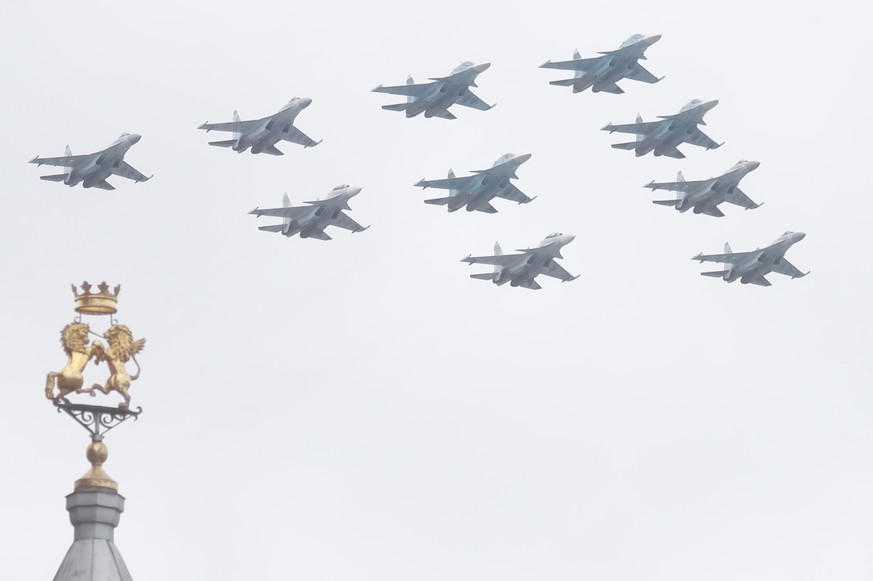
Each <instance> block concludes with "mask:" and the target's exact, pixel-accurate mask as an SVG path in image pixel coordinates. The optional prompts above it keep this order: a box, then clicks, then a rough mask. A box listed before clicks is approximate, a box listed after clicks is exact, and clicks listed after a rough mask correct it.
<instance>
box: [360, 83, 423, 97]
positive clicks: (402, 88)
mask: <svg viewBox="0 0 873 581" xmlns="http://www.w3.org/2000/svg"><path fill="white" fill-rule="evenodd" d="M435 85H436V82H433V83H419V84H414V83H413V84H410V85H396V86H394V87H383V86H382V85H379V86H378V87H376V88H375V89H373V92H374V93H389V94H391V95H406V96H407V97H420V96H421V95H423V94H425V93H427V92H429V91H430V90H431V89H432V88H433V87H434V86H435Z"/></svg>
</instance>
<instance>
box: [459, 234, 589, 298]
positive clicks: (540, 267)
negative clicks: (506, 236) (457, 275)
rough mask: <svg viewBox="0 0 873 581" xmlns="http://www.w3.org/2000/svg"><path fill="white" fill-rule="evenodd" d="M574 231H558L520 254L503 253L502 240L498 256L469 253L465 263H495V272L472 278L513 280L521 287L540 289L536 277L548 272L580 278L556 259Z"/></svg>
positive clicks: (566, 279)
mask: <svg viewBox="0 0 873 581" xmlns="http://www.w3.org/2000/svg"><path fill="white" fill-rule="evenodd" d="M574 238H575V236H573V235H572V234H561V233H560V232H555V233H553V234H549V235H548V236H546V237H545V238H544V239H543V241H542V242H540V245H539V246H537V247H536V248H525V249H522V250H518V251H516V252H517V254H503V251H502V250H501V249H500V243H498V242H495V243H494V256H467V257H466V258H462V259H461V262H467V263H469V264H493V265H494V272H483V273H481V274H471V275H470V278H478V279H480V280H490V281H491V282H493V283H494V284H496V285H502V284H506V283H507V282H508V283H509V285H510V286H521V287H524V288H529V289H533V290H537V289H539V288H542V287H540V285H539V284H538V283H537V281H536V280H534V279H535V278H536V277H537V276H538V275H540V274H544V275H546V276H551V277H554V278H557V279H560V280H561V282H569V281H571V280H576V279H577V278H579V275H578V274H577V275H576V276H573V275H571V274H570V273H569V272H567V271H566V270H564V267H562V266H561V265H560V264H558V263H557V262H555V260H556V259H557V258H564V257H563V256H562V255H561V248H563V247H564V246H566V245H567V244H569V243H570V242H572V241H573V239H574Z"/></svg>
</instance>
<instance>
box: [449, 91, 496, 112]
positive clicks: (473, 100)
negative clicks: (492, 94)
mask: <svg viewBox="0 0 873 581" xmlns="http://www.w3.org/2000/svg"><path fill="white" fill-rule="evenodd" d="M456 103H457V104H458V105H463V106H464V107H470V108H471V109H479V110H480V111H487V110H488V109H490V108H491V107H493V106H494V105H489V104H488V103H486V102H485V101H483V100H482V99H480V98H479V97H477V96H476V95H474V94H473V92H472V91H467V92H465V93H464V96H463V97H461V98H460V99H458V100H457V101H456Z"/></svg>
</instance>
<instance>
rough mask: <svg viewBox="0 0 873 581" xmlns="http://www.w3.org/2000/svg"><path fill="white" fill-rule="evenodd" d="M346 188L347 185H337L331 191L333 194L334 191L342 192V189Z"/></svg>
mask: <svg viewBox="0 0 873 581" xmlns="http://www.w3.org/2000/svg"><path fill="white" fill-rule="evenodd" d="M347 187H349V184H340V185H338V186H337V187H335V188H334V189H333V191H334V192H335V191H337V190H344V189H346V188H347Z"/></svg>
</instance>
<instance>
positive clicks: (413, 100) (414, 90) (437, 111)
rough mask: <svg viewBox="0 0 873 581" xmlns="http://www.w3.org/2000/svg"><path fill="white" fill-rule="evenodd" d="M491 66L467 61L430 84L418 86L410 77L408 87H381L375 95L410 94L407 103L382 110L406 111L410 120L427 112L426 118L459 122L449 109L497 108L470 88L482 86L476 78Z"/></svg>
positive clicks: (385, 106) (385, 107) (434, 78)
mask: <svg viewBox="0 0 873 581" xmlns="http://www.w3.org/2000/svg"><path fill="white" fill-rule="evenodd" d="M490 66H491V63H482V64H479V65H476V64H473V63H471V62H469V61H466V62H463V63H461V64H460V65H458V66H457V67H455V70H453V71H452V73H451V74H450V75H449V76H447V77H432V78H431V79H430V81H432V82H430V83H420V84H415V82H414V81H413V80H412V76H409V77H408V78H407V79H406V84H405V85H398V86H395V87H384V86H382V85H379V86H378V87H376V88H375V89H373V92H374V93H389V94H392V95H406V103H397V104H394V105H383V106H382V108H383V109H385V110H386V111H405V112H406V116H407V117H415V116H416V115H419V114H421V113H424V116H425V117H441V118H442V119H456V117H455V116H454V115H453V114H452V113H451V111H449V107H451V106H452V105H454V104H456V103H457V104H458V105H463V106H464V107H471V108H473V109H479V110H480V111H487V110H488V109H490V108H492V107H493V106H494V105H489V104H487V103H486V102H485V101H483V100H482V99H480V98H479V97H477V96H476V95H474V94H473V92H472V91H470V87H477V86H478V85H477V84H476V77H477V76H479V73H481V72H483V71H485V70H487V69H488V67H490Z"/></svg>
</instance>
